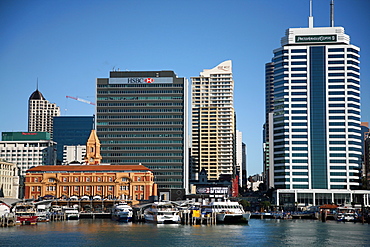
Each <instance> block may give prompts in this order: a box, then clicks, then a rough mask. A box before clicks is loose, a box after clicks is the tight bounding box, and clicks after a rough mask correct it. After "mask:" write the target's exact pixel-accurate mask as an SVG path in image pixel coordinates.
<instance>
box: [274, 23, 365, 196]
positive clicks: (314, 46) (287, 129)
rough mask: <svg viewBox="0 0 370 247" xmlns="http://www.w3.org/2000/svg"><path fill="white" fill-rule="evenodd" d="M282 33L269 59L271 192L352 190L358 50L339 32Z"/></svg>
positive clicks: (355, 181) (356, 164) (357, 154)
mask: <svg viewBox="0 0 370 247" xmlns="http://www.w3.org/2000/svg"><path fill="white" fill-rule="evenodd" d="M286 33H287V35H286V36H285V37H284V38H283V39H282V47H280V48H278V49H276V50H274V57H273V63H274V81H273V84H274V90H273V91H274V96H273V102H274V116H273V123H272V124H271V125H270V128H273V131H274V133H273V154H274V157H273V163H274V165H273V169H274V171H273V176H274V179H273V181H274V182H273V186H271V187H275V188H277V189H346V190H350V189H357V188H358V187H359V185H360V180H359V176H360V173H359V170H360V166H361V140H360V139H361V134H360V130H361V129H360V123H361V122H360V79H359V76H360V73H359V71H360V67H359V50H360V49H359V48H358V47H356V46H354V45H351V44H350V40H349V36H348V35H346V34H345V33H344V29H343V28H342V27H326V28H314V27H309V28H290V29H288V30H287V32H286ZM270 143H272V140H271V139H270ZM270 149H271V147H270ZM270 165H271V164H270Z"/></svg>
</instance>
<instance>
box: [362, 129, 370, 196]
mask: <svg viewBox="0 0 370 247" xmlns="http://www.w3.org/2000/svg"><path fill="white" fill-rule="evenodd" d="M368 138H369V122H361V142H362V145H361V154H362V166H361V168H362V170H361V172H362V179H363V184H362V188H363V189H370V187H369V186H368V183H367V178H368V175H367V174H368V173H369V170H368V167H367V164H366V139H368Z"/></svg>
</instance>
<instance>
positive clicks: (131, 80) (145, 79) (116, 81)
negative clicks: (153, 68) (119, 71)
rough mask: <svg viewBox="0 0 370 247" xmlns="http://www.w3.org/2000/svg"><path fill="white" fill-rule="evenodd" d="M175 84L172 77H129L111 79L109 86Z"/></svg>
mask: <svg viewBox="0 0 370 247" xmlns="http://www.w3.org/2000/svg"><path fill="white" fill-rule="evenodd" d="M147 83H173V78H172V77H127V78H109V84H147Z"/></svg>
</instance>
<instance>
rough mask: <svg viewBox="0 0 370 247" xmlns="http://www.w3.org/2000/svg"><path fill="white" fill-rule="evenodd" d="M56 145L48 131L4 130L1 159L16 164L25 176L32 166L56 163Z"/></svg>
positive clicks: (0, 142)
mask: <svg viewBox="0 0 370 247" xmlns="http://www.w3.org/2000/svg"><path fill="white" fill-rule="evenodd" d="M54 145H55V142H53V141H52V140H50V133H48V132H3V133H2V141H0V159H3V160H6V161H7V162H10V163H14V164H16V165H17V167H18V168H19V175H20V176H24V175H25V174H26V171H27V170H28V169H29V168H31V167H32V166H40V165H55V156H56V155H55V148H54Z"/></svg>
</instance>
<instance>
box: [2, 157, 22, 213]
mask: <svg viewBox="0 0 370 247" xmlns="http://www.w3.org/2000/svg"><path fill="white" fill-rule="evenodd" d="M18 189H19V177H18V168H17V166H16V164H13V163H9V162H5V161H2V160H0V198H18ZM0 205H1V204H0ZM1 210H2V209H0V211H1ZM0 215H1V212H0Z"/></svg>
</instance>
